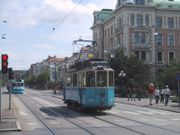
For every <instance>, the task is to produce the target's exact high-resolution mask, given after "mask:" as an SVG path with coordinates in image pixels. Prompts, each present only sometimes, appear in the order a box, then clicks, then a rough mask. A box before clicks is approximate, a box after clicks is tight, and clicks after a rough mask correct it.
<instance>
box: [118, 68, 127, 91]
mask: <svg viewBox="0 0 180 135" xmlns="http://www.w3.org/2000/svg"><path fill="white" fill-rule="evenodd" d="M118 76H119V78H120V90H122V93H123V94H124V95H125V89H124V88H125V78H126V73H125V72H124V71H123V70H121V72H120V73H119V74H118ZM123 94H122V95H123Z"/></svg>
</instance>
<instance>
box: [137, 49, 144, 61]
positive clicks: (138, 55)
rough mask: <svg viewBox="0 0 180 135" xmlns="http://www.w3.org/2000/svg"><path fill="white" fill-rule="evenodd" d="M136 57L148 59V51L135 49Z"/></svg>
mask: <svg viewBox="0 0 180 135" xmlns="http://www.w3.org/2000/svg"><path fill="white" fill-rule="evenodd" d="M135 55H136V58H137V59H138V60H143V61H145V60H146V52H145V51H135Z"/></svg>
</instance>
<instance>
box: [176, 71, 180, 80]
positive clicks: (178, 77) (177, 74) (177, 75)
mask: <svg viewBox="0 0 180 135" xmlns="http://www.w3.org/2000/svg"><path fill="white" fill-rule="evenodd" d="M176 80H178V81H180V72H179V73H176Z"/></svg>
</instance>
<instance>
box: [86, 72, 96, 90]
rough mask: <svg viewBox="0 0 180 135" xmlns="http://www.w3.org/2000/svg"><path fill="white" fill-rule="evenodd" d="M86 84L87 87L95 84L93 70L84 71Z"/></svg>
mask: <svg viewBox="0 0 180 135" xmlns="http://www.w3.org/2000/svg"><path fill="white" fill-rule="evenodd" d="M86 85H87V87H94V86H95V72H94V71H89V72H87V73H86Z"/></svg>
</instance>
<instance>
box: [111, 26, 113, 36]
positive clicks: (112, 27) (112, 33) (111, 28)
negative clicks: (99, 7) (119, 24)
mask: <svg viewBox="0 0 180 135" xmlns="http://www.w3.org/2000/svg"><path fill="white" fill-rule="evenodd" d="M111 34H113V26H111Z"/></svg>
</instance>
